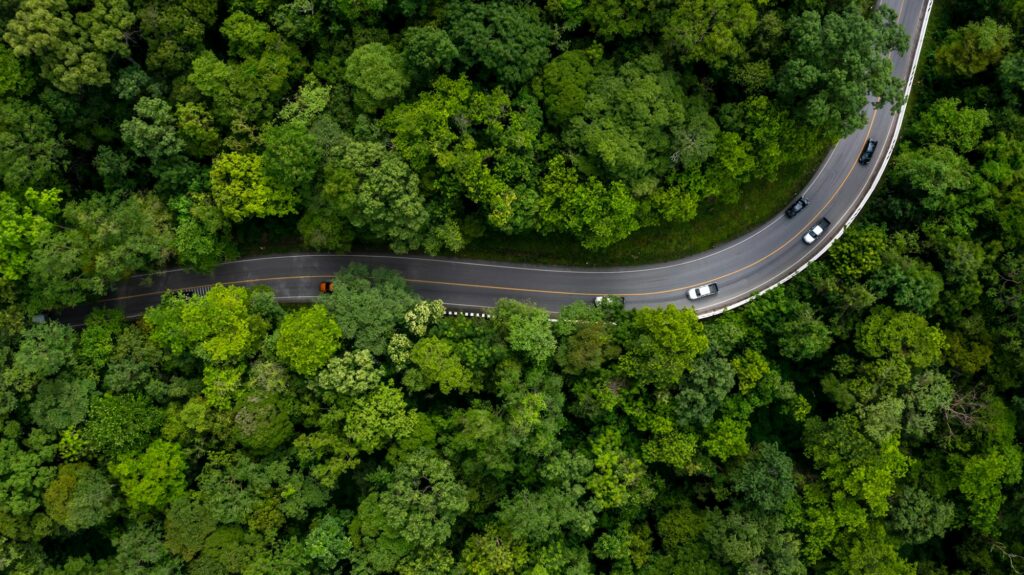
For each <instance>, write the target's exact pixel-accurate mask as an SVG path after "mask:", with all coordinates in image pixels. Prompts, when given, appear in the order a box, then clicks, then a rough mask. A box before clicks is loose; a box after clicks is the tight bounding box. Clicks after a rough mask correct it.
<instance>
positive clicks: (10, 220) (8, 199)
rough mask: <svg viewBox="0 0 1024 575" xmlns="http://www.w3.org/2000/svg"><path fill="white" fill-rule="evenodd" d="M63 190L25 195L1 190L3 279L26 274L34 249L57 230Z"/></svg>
mask: <svg viewBox="0 0 1024 575" xmlns="http://www.w3.org/2000/svg"><path fill="white" fill-rule="evenodd" d="M59 206H60V190H55V189H50V190H42V191H36V190H34V189H32V188H29V189H27V190H25V193H24V195H23V196H22V198H18V197H16V196H12V195H11V194H8V193H6V192H0V221H3V222H4V225H3V228H0V281H2V282H5V283H6V282H11V281H16V280H18V279H20V278H21V277H22V276H24V275H25V271H26V270H27V268H28V261H27V260H28V258H29V255H30V254H31V252H32V248H33V247H34V246H35V245H37V244H39V243H41V242H42V240H43V238H44V237H46V236H47V235H49V234H50V233H51V232H52V231H53V217H54V216H55V215H56V214H57V212H58V211H59Z"/></svg>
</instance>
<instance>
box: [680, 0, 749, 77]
mask: <svg viewBox="0 0 1024 575" xmlns="http://www.w3.org/2000/svg"><path fill="white" fill-rule="evenodd" d="M756 26H757V8H756V7H755V6H754V3H753V2H749V1H747V0H702V1H700V2H694V3H692V4H687V5H683V6H679V7H677V8H675V9H674V10H673V11H672V13H671V15H670V16H669V17H668V22H667V24H666V26H665V28H664V36H663V37H664V38H665V41H666V42H668V44H669V45H670V46H672V47H673V48H674V50H675V51H676V52H677V53H678V54H679V59H680V61H682V62H683V63H690V62H704V63H707V64H708V65H709V66H711V67H712V68H723V67H724V66H726V65H727V64H729V62H730V61H733V60H739V59H741V58H742V57H743V56H744V55H745V53H746V48H745V46H744V42H745V40H746V39H747V38H748V37H749V36H750V35H751V34H752V33H753V32H754V30H755V27H756Z"/></svg>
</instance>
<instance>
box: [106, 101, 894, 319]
mask: <svg viewBox="0 0 1024 575" xmlns="http://www.w3.org/2000/svg"><path fill="white" fill-rule="evenodd" d="M877 115H878V110H875V111H874V112H873V113H872V114H871V121H870V122H869V123H868V129H867V134H868V135H866V136H865V137H864V142H865V143H866V142H867V140H868V138H869V137H870V133H871V127H872V125H874V123H875V117H876V116H877ZM861 147H863V144H862V146H861ZM856 168H857V164H854V165H853V166H851V167H850V171H849V172H847V173H846V177H845V178H843V181H842V182H841V183H840V184H839V186H838V187H836V189H835V191H833V192H832V195H831V196H830V197H829V199H828V201H827V202H825V205H824V206H822V207H821V209H820V210H818V213H817V214H815V216H814V217H815V218H818V217H819V216H821V214H822V213H824V212H825V210H826V209H828V207H829V206H830V205H831V204H832V202H833V201H835V198H836V196H837V195H838V194H839V191H840V190H842V189H843V186H844V185H846V182H847V180H849V179H850V176H851V175H852V174H853V171H854V170H855V169H856ZM803 234H804V232H797V234H796V235H795V236H793V237H791V238H789V239H788V240H786V241H785V242H783V243H782V245H780V246H779V247H777V248H775V249H774V250H772V251H771V252H769V253H768V254H767V255H764V256H762V257H761V258H759V259H757V260H755V261H753V262H751V263H749V264H747V265H745V266H743V267H741V268H739V269H736V270H733V271H731V272H729V273H726V274H722V275H720V276H717V277H714V278H712V279H710V280H707V281H705V282H702V283H697V284H693V285H687V286H683V287H675V288H669V289H665V290H659V291H650V292H635V293H621V294H617V295H620V296H624V297H644V296H655V295H665V294H670V293H676V292H680V291H684V290H688V289H690V288H694V287H697V286H700V285H705V284H708V283H711V282H716V281H719V280H722V279H725V278H727V277H730V276H733V275H735V274H738V273H741V272H743V271H745V270H748V269H750V268H752V267H754V266H756V265H757V264H759V263H761V262H763V261H764V260H766V259H768V258H770V257H772V256H773V255H775V254H777V253H778V252H779V251H780V250H782V249H783V248H785V247H786V246H788V245H789V244H790V243H792V242H793V240H796V239H797V238H799V237H800V236H802V235H803ZM332 277H333V276H331V275H301V276H274V277H264V278H251V279H244V280H234V281H222V282H216V283H221V284H224V285H237V284H250V283H260V282H273V281H286V280H301V279H330V278H332ZM405 281H407V282H409V283H415V284H428V285H445V286H453V287H465V288H473V289H486V290H498V291H510V292H522V293H540V294H548V295H567V296H588V297H596V296H599V295H607V294H606V293H605V292H576V291H560V290H545V289H539V288H519V287H509V286H496V285H487V284H472V283H462V282H450V281H444V280H424V279H410V278H406V280H405ZM212 285H214V284H202V285H197V286H190V287H182V288H178V289H177V290H173V291H183V290H196V289H200V288H204V287H210V286H212ZM162 293H163V292H162V291H153V292H146V293H139V294H132V295H126V296H118V297H112V298H106V299H102V300H99V302H100V303H102V302H111V301H124V300H129V299H135V298H140V297H148V296H154V295H161V294H162Z"/></svg>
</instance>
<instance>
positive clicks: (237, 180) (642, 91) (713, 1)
mask: <svg viewBox="0 0 1024 575" xmlns="http://www.w3.org/2000/svg"><path fill="white" fill-rule="evenodd" d="M1008 10H1009V9H1008ZM1009 12H1012V13H1014V14H1015V13H1016V12H1013V10H1009ZM1000 17H1002V15H1000ZM995 22H996V20H994V19H991V18H990V19H986V20H981V21H979V22H974V23H971V24H968V25H967V26H966V27H965V28H964V29H963V30H962V31H958V32H957V34H958V35H957V36H956V37H955V38H951V39H950V40H949V41H948V42H946V43H945V44H943V46H942V47H941V48H940V49H939V50H938V51H937V53H936V59H939V60H942V61H947V60H948V61H950V62H952V61H954V60H957V59H958V56H957V55H958V54H960V53H967V52H969V53H970V55H969V56H970V58H971V59H972V62H971V63H970V66H969V67H970V68H971V70H995V69H996V68H998V69H999V70H1002V71H1003V72H1002V73H1001V82H1002V83H1001V86H1002V87H1003V89H1005V90H1006V91H1007V92H1008V93H1010V94H1013V93H1015V91H1016V92H1019V91H1020V90H1019V86H1018V84H1019V82H1017V81H1016V80H1014V78H1015V77H1016V76H1015V72H1014V70H1016V69H1017V68H1019V66H1017V68H1015V62H1017V60H1019V58H1018V57H1017V56H1015V54H1016V52H1015V51H1014V50H1013V46H1012V42H1013V36H1012V34H1009V32H1008V30H1009V27H1008V26H1007V25H1004V24H995ZM900 34H901V32H900V31H899V30H898V28H896V27H894V26H892V25H891V22H890V13H889V12H888V11H885V10H872V11H863V10H861V9H860V7H858V6H856V5H853V4H849V5H847V4H844V3H839V4H836V5H821V6H818V5H814V6H811V5H804V4H799V3H792V2H784V3H782V4H778V5H775V4H772V5H768V4H765V3H755V2H748V1H746V0H691V1H689V2H688V3H684V4H678V3H672V2H666V1H664V0H643V1H640V0H628V1H627V0H599V1H590V2H581V1H580V0H550V1H547V2H540V1H533V0H531V1H515V2H506V1H497V0H435V1H431V2H416V1H412V0H401V1H399V2H394V3H390V4H389V3H388V2H385V1H384V0H344V1H339V2H335V3H328V5H325V6H322V7H321V6H316V7H313V6H312V5H311V4H309V2H304V1H296V2H278V3H273V2H270V3H268V2H262V1H248V0H246V1H239V2H234V3H230V5H220V4H218V3H217V2H215V1H212V0H186V1H183V2H174V1H170V0H139V1H138V2H128V1H127V0H88V1H68V0H12V1H10V2H7V3H6V4H5V8H3V9H0V36H2V38H3V40H2V45H0V187H2V188H3V189H2V190H0V215H3V219H4V220H5V221H10V222H14V223H15V225H14V226H12V229H11V230H10V231H9V232H8V233H5V234H4V237H3V238H0V278H3V279H2V280H0V281H18V282H19V284H18V285H17V286H16V290H17V291H18V297H19V299H22V300H24V301H27V302H28V303H29V306H30V308H31V309H32V310H39V311H41V310H47V309H53V308H57V307H64V306H70V305H75V304H77V303H79V302H81V301H83V300H84V299H86V298H88V297H94V296H97V295H99V294H102V293H103V292H105V291H106V290H107V289H109V287H110V286H111V284H113V283H115V282H116V281H118V280H120V279H122V278H123V277H124V276H125V275H128V274H130V273H132V272H135V271H138V270H143V269H146V268H156V267H160V266H162V265H164V264H166V263H169V262H170V261H171V260H172V259H173V260H174V263H177V264H180V265H184V266H187V267H191V268H194V269H196V270H200V271H208V270H210V269H211V268H212V267H213V266H214V265H216V264H217V263H219V262H221V261H224V260H226V259H230V258H232V257H237V255H239V254H240V253H241V252H243V251H247V250H250V249H253V248H255V247H256V244H257V243H258V244H259V247H260V248H266V247H272V246H268V244H274V245H275V246H276V245H280V244H282V243H284V244H287V245H292V244H293V242H294V241H298V242H301V244H302V247H305V248H311V249H316V250H331V251H334V250H337V251H344V250H348V249H349V248H350V247H351V246H352V245H353V243H356V242H361V243H365V242H372V243H376V242H383V243H386V244H387V245H388V246H389V247H390V248H391V249H392V250H394V251H396V252H407V251H423V252H427V253H430V254H439V253H456V252H459V251H461V250H464V249H466V247H467V246H468V245H470V244H472V243H473V242H474V241H475V240H476V239H478V238H480V236H481V235H485V236H487V237H491V236H494V235H496V234H497V235H498V237H501V236H500V234H514V235H517V236H521V237H523V238H524V239H525V240H528V241H529V240H533V241H538V240H537V238H538V237H540V236H548V235H550V234H559V235H560V236H561V235H562V234H569V235H571V236H572V237H573V238H575V240H576V241H577V242H578V243H579V247H581V249H583V250H586V251H597V250H604V249H606V248H610V247H611V246H614V245H616V244H621V242H623V241H628V240H629V238H630V237H631V236H632V235H633V234H634V232H637V231H638V230H641V229H643V228H650V227H655V226H663V225H681V224H684V223H686V222H689V221H691V220H694V219H695V218H697V217H698V215H699V214H701V213H702V212H704V211H705V210H708V209H711V207H712V206H713V205H714V204H715V203H716V202H724V203H726V204H730V203H734V202H737V201H739V200H740V199H741V198H740V194H741V190H744V189H746V190H758V188H757V186H750V185H749V184H750V183H751V182H752V181H754V180H758V181H771V180H775V179H776V178H777V176H779V175H780V174H779V171H780V170H781V169H784V167H788V166H789V165H791V164H798V163H801V164H802V163H806V162H807V160H808V158H809V157H811V156H813V155H814V154H816V153H817V148H818V146H815V145H806V144H808V143H809V142H821V141H827V140H830V139H834V138H837V137H839V136H841V135H845V134H847V133H849V132H850V131H852V130H853V129H855V128H857V127H859V126H860V125H861V123H862V120H863V118H862V117H861V114H860V107H861V106H862V104H863V102H864V95H865V94H866V93H867V92H869V91H870V92H871V93H873V94H875V95H876V96H879V97H880V98H881V99H882V100H883V101H885V102H892V101H895V100H896V99H897V95H898V92H899V90H898V88H899V86H898V82H897V81H895V80H893V79H892V78H890V77H889V75H888V72H889V69H888V61H887V59H886V53H887V52H888V51H889V50H890V49H893V48H897V47H901V46H902V42H903V40H902V37H901V36H900ZM1004 56H1005V63H1003V60H1004ZM971 73H974V72H971ZM979 73H980V72H979ZM1018 75H1019V74H1018ZM1015 86H1016V87H1015ZM962 101H963V102H967V103H969V104H970V105H971V106H973V105H974V104H973V102H970V101H969V100H968V99H966V98H964V99H962ZM972 109H973V108H970V107H965V113H964V114H961V116H962V117H963V120H962V123H963V124H964V125H963V126H961V127H960V128H956V129H955V134H956V138H955V140H956V142H954V143H953V144H952V145H953V146H954V148H956V149H959V148H958V147H962V146H964V145H969V144H970V143H971V142H972V141H974V140H975V139H976V138H975V136H977V129H981V128H979V126H983V125H984V124H985V122H984V121H983V118H982V116H981V115H976V116H971V115H970V110H972ZM982 112H984V110H979V114H980V113H982ZM938 133H939V132H936V134H938ZM946 159H948V158H944V157H943V158H937V159H936V160H935V161H933V162H932V163H931V164H929V165H931V168H930V169H932V170H933V171H934V170H935V169H937V168H936V166H935V164H936V162H937V161H938V160H946ZM954 184H955V181H954ZM29 190H47V191H48V192H47V193H50V192H49V191H50V190H56V191H54V192H52V193H53V194H55V195H54V196H53V197H52V201H49V202H44V203H45V204H46V205H45V209H44V206H43V204H39V202H36V201H35V200H34V199H33V197H32V194H33V193H35V192H32V193H30V192H29ZM750 193H754V192H750ZM58 197H59V199H58ZM766 198H767V195H766ZM766 198H757V200H758V201H759V202H760V203H766V202H767V200H766ZM36 204H39V205H36ZM719 209H720V207H719ZM126 214H130V215H133V216H135V217H125V216H126ZM292 216H301V217H292ZM254 220H262V221H261V223H260V224H259V225H267V226H269V227H270V228H271V229H273V230H274V232H273V233H272V234H265V235H260V234H252V233H248V232H247V231H246V230H245V229H243V228H248V227H249V226H251V225H255V223H254ZM1014 221H1015V220H1012V219H1011V220H1008V221H1007V222H1005V223H1006V225H1010V226H1012V225H1016V224H1015V223H1014ZM289 232H290V234H291V237H289ZM238 238H246V239H245V241H244V242H241V243H244V245H239V244H240V242H238ZM912 271H917V270H912ZM918 275H920V274H918ZM23 278H27V279H26V281H21V280H22V279H23ZM919 283H920V282H919ZM926 288H927V286H926V287H925V288H921V289H920V290H917V291H916V292H915V294H913V295H911V296H908V298H909V299H913V300H915V303H914V304H912V305H917V302H918V301H923V302H925V303H928V302H931V301H932V300H933V299H934V298H933V297H932V296H933V295H934V290H928V289H926ZM917 292H924V295H920V294H918V293H917ZM922 305H923V304H922Z"/></svg>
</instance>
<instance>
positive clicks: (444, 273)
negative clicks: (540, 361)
mask: <svg viewBox="0 0 1024 575" xmlns="http://www.w3.org/2000/svg"><path fill="white" fill-rule="evenodd" d="M885 3H886V4H888V5H889V6H891V7H892V8H893V9H894V10H896V11H897V13H898V14H899V23H900V24H901V25H902V26H903V27H904V28H905V29H906V30H907V33H908V35H909V36H910V49H909V50H908V52H907V53H906V54H902V55H901V54H893V55H892V61H893V72H894V74H895V75H897V76H898V77H900V78H902V79H904V80H905V81H906V82H907V91H906V93H907V95H909V88H910V85H911V84H912V81H913V72H914V68H915V67H916V62H917V56H918V55H919V53H920V48H921V44H922V42H923V40H924V33H925V28H926V26H927V13H928V11H929V10H930V2H929V1H928V0H886V2H885ZM904 111H905V110H904V109H901V110H899V111H898V112H897V113H895V114H894V113H893V112H892V110H891V109H890V108H889V107H888V106H887V107H885V108H882V109H879V110H875V109H873V108H872V107H871V106H870V105H868V107H867V115H868V124H867V126H865V127H864V128H862V129H861V130H858V131H857V132H855V133H854V134H851V135H850V136H848V137H846V138H845V139H843V140H841V141H840V142H839V143H838V144H837V145H836V146H835V147H834V148H833V149H832V151H831V152H830V153H829V154H828V156H827V157H826V159H825V161H824V162H823V163H822V165H821V167H820V168H819V169H818V171H817V172H816V173H815V175H814V177H813V178H812V179H811V181H810V183H808V185H807V186H806V187H805V188H804V190H803V193H802V195H803V196H804V197H805V198H806V199H807V201H808V202H809V205H808V206H807V207H806V208H805V209H804V210H803V211H801V212H800V213H799V214H797V215H796V216H795V217H793V218H787V217H786V216H785V215H784V214H779V215H777V216H776V217H774V218H772V219H771V220H770V221H768V222H766V223H765V224H764V225H762V226H760V227H759V228H757V229H755V230H754V231H752V232H750V233H748V234H746V235H744V236H742V237H739V238H737V239H735V240H733V241H731V242H728V243H726V244H723V245H721V246H718V247H716V248H715V249H713V250H711V251H708V252H704V253H701V254H697V255H695V256H692V257H688V258H685V259H680V260H676V261H670V262H664V263H661V264H654V265H644V266H634V267H614V268H601V269H581V268H571V267H559V266H538V265H525V264H506V263H499V262H486V261H475V260H465V259H454V258H440V257H426V256H396V255H388V254H346V255H333V254H313V253H298V254H286V255H274V256H266V257H253V258H247V259H242V260H237V261H233V262H228V263H225V264H222V265H220V266H218V267H217V268H216V269H215V270H214V271H213V272H212V273H211V274H207V275H203V274H197V273H194V272H190V271H188V270H185V269H170V270H164V271H160V272H155V273H151V274H141V275H137V276H134V277H132V278H131V279H129V280H128V281H126V282H124V283H123V284H121V285H120V286H119V287H118V288H117V290H116V291H115V293H112V294H111V295H110V296H108V297H107V298H104V299H101V300H99V301H96V302H92V303H90V304H88V305H83V306H79V307H77V308H74V309H71V310H68V311H67V312H66V313H65V314H64V316H63V318H64V319H65V320H66V321H68V322H69V323H72V324H80V323H81V322H82V321H83V319H84V317H85V315H86V314H87V313H88V312H89V310H91V309H93V308H95V307H97V306H107V307H116V308H119V309H121V310H123V311H124V312H125V314H126V315H127V316H128V317H137V316H140V315H141V314H142V313H143V311H144V310H145V309H146V308H147V307H148V306H150V305H153V304H155V303H157V302H158V301H160V296H161V294H163V293H164V292H165V291H166V290H187V289H193V290H194V289H197V288H201V287H203V286H209V285H212V284H215V283H223V284H237V285H268V286H270V287H272V288H273V289H274V291H275V293H276V294H277V296H278V298H279V299H281V300H282V301H284V302H302V301H310V300H312V299H315V298H316V297H317V296H318V295H319V283H320V282H321V281H323V280H329V279H330V278H331V277H332V276H333V275H334V273H335V272H336V271H337V270H338V269H339V268H341V267H343V266H344V265H346V264H348V263H351V262H361V263H365V264H368V265H373V266H384V267H389V268H393V269H395V270H397V271H399V272H400V273H401V274H402V275H403V276H404V277H405V278H406V279H407V280H408V281H409V283H410V285H411V286H412V287H413V289H415V290H416V291H417V292H419V293H420V294H421V295H422V296H423V297H426V298H439V299H441V300H443V301H444V302H445V303H446V305H448V306H449V307H451V308H455V309H468V310H472V309H481V308H487V307H490V306H492V305H493V304H494V302H495V301H497V300H498V299H500V298H506V297H508V298H515V299H520V300H525V301H531V302H533V303H535V304H537V305H540V306H542V307H544V308H546V309H548V310H550V311H551V312H557V311H558V310H559V309H560V308H561V307H562V306H564V305H566V304H568V303H571V302H572V301H576V300H579V299H588V298H593V297H595V296H598V295H605V294H618V295H622V296H625V298H626V307H628V308H635V307H645V306H665V305H668V304H674V305H676V306H677V307H681V306H688V307H695V309H696V311H697V313H698V314H699V315H700V316H701V317H707V316H710V315H714V314H715V313H719V312H721V311H724V310H725V309H727V308H729V307H733V306H736V305H739V304H741V303H743V302H744V301H746V300H748V299H749V298H751V297H752V296H755V295H757V294H758V293H761V292H763V291H764V290H766V289H769V288H771V287H773V286H775V285H777V284H779V283H780V282H782V281H785V279H787V278H788V277H791V276H792V275H793V274H795V273H796V272H798V271H799V270H801V269H802V268H803V267H804V266H806V265H807V264H808V263H809V262H810V261H812V260H814V259H815V258H817V257H818V256H820V255H821V254H823V253H824V252H825V251H826V250H827V249H828V247H829V245H830V244H831V243H832V241H834V240H835V239H836V238H837V237H839V236H840V235H841V234H842V230H843V229H845V227H846V226H847V225H848V224H849V223H850V222H852V221H853V219H854V217H856V215H857V213H858V212H859V210H860V208H861V207H862V206H863V204H864V202H866V201H867V199H868V197H869V196H870V195H871V192H872V191H873V189H874V187H875V185H876V184H877V182H878V179H879V177H880V175H881V172H882V170H884V168H885V164H886V162H887V161H888V158H889V155H890V153H891V151H892V147H893V145H895V142H896V139H897V136H898V132H899V126H900V123H901V121H902V114H903V113H904ZM868 140H877V141H878V148H877V149H876V150H875V152H874V156H873V158H872V160H871V162H870V163H869V164H868V165H866V166H864V165H861V164H859V163H858V158H859V157H860V155H861V151H862V150H863V148H864V145H865V143H866V142H867V141H868ZM822 218H827V219H828V220H829V221H830V222H831V224H832V225H831V226H829V227H828V228H827V229H826V230H825V232H824V234H823V235H822V236H821V237H819V238H817V240H816V241H815V242H814V243H813V244H811V245H807V244H805V243H804V242H803V240H802V237H803V235H804V234H805V233H806V232H807V231H808V230H809V229H811V228H812V227H813V226H814V225H815V224H816V223H817V222H818V221H819V220H821V219H822ZM711 282H715V283H717V284H718V287H719V292H718V293H717V294H715V295H714V296H713V297H710V298H706V299H702V300H700V301H698V302H690V301H689V300H688V299H687V296H686V292H687V290H689V289H690V288H693V287H696V286H701V285H705V284H708V283H711Z"/></svg>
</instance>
